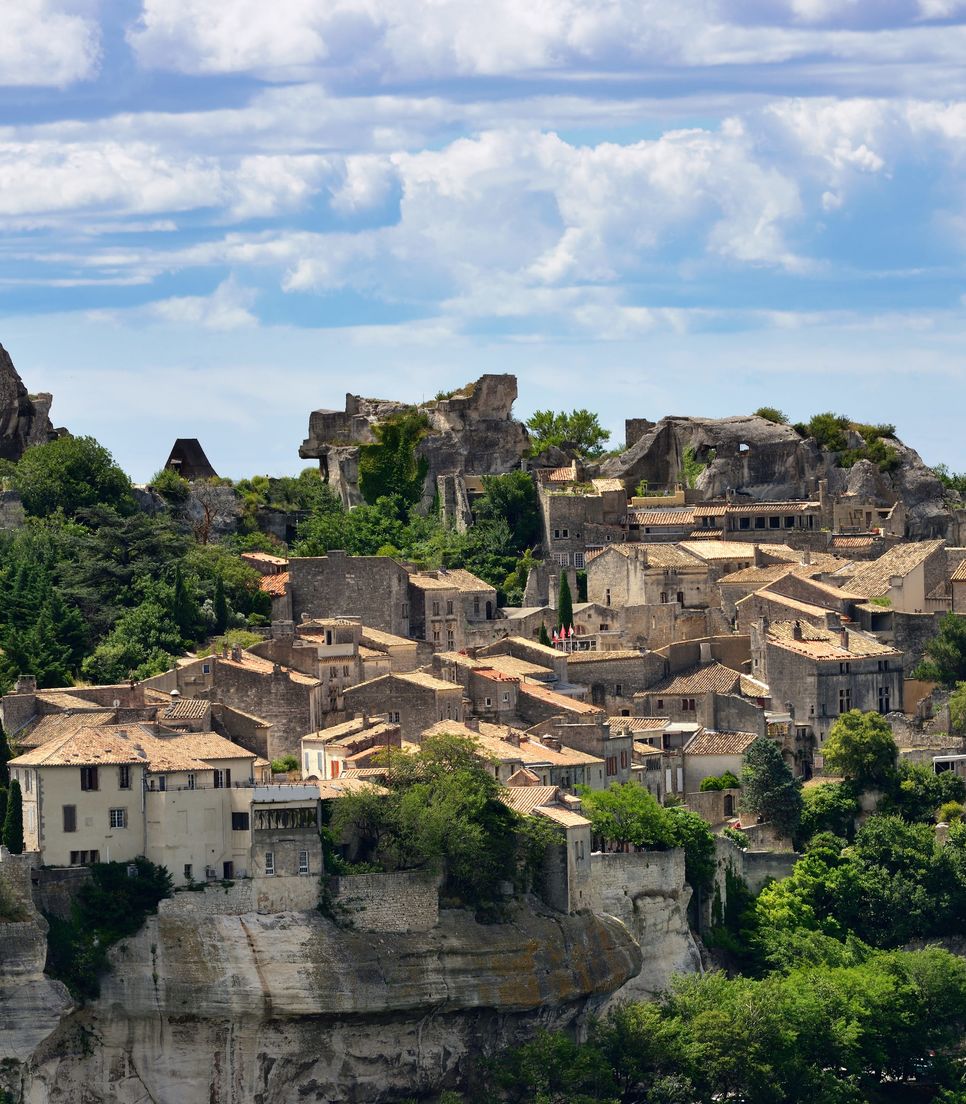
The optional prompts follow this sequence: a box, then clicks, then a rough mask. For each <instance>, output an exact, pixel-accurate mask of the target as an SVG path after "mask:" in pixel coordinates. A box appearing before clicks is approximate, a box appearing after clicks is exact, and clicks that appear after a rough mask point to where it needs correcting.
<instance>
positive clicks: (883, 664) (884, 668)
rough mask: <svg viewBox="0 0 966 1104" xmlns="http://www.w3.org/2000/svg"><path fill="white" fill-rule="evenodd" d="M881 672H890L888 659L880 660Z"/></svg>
mask: <svg viewBox="0 0 966 1104" xmlns="http://www.w3.org/2000/svg"><path fill="white" fill-rule="evenodd" d="M879 670H880V671H888V670H889V661H888V660H887V659H880V660H879Z"/></svg>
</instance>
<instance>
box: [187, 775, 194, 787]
mask: <svg viewBox="0 0 966 1104" xmlns="http://www.w3.org/2000/svg"><path fill="white" fill-rule="evenodd" d="M194 788H195V776H194V775H193V774H189V775H188V789H189V790H193V789H194Z"/></svg>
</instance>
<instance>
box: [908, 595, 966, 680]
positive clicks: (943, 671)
mask: <svg viewBox="0 0 966 1104" xmlns="http://www.w3.org/2000/svg"><path fill="white" fill-rule="evenodd" d="M912 674H913V677H914V678H921V679H932V680H933V681H935V682H941V683H942V684H943V686H949V687H953V686H956V685H957V684H958V683H960V682H966V617H962V616H960V615H959V614H956V613H947V614H946V615H945V616H944V617H943V619H942V620H941V621H940V622H939V632H938V633H937V634H936V635H935V636H934V637H933V638H932V640H930V641H929V643H928V644H927V645H926V656H925V659H923V661H922V662H921V663H920V664H919V666H918V667H917V668H916V669H915V670H914V671H913V672H912Z"/></svg>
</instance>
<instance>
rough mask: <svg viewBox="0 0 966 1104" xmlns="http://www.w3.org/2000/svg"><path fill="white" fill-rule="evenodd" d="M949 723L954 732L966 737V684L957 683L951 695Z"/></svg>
mask: <svg viewBox="0 0 966 1104" xmlns="http://www.w3.org/2000/svg"><path fill="white" fill-rule="evenodd" d="M949 723H950V724H951V725H952V729H953V731H954V732H956V733H958V734H959V735H960V736H966V682H957V683H956V689H955V690H954V691H953V692H952V693H951V694H950V695H949Z"/></svg>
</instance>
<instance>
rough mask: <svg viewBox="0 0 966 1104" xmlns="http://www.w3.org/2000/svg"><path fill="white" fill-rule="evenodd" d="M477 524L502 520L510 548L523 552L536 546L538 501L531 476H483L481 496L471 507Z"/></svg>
mask: <svg viewBox="0 0 966 1104" xmlns="http://www.w3.org/2000/svg"><path fill="white" fill-rule="evenodd" d="M473 516H474V518H475V519H476V520H477V521H500V520H503V521H505V522H506V524H507V525H508V526H509V527H510V533H511V534H512V536H513V548H514V550H515V551H517V552H523V551H524V550H525V549H527V548H533V547H534V546H535V545H537V544H539V543H540V538H541V534H542V531H543V529H542V523H541V520H540V500H539V498H538V497H537V488H536V485H535V484H534V482H533V478H532V476H530V474H529V473H528V472H525V471H519V470H517V471H511V472H507V473H506V475H484V476H483V494H482V496H481V497H480V498H479V499H478V500H477V501H476V503H475V505H474V507H473Z"/></svg>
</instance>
